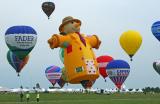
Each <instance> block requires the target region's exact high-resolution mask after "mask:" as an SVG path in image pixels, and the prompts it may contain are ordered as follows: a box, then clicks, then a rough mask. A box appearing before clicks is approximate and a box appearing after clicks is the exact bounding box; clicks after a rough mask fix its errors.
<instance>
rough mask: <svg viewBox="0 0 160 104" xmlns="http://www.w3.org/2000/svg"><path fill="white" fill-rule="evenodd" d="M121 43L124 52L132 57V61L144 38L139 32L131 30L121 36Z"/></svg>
mask: <svg viewBox="0 0 160 104" xmlns="http://www.w3.org/2000/svg"><path fill="white" fill-rule="evenodd" d="M119 42H120V45H121V47H122V48H123V49H124V51H125V52H126V53H127V54H128V55H129V56H130V58H131V61H132V57H133V56H134V54H135V53H136V52H137V50H138V49H139V48H140V46H141V43H142V37H141V35H140V33H139V32H137V31H133V30H129V31H126V32H124V33H123V34H122V35H121V36H120V39H119Z"/></svg>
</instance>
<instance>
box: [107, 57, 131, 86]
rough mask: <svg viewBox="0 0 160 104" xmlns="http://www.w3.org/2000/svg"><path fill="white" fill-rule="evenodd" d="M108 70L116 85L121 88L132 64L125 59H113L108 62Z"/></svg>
mask: <svg viewBox="0 0 160 104" xmlns="http://www.w3.org/2000/svg"><path fill="white" fill-rule="evenodd" d="M107 72H108V75H109V78H110V79H111V80H112V82H113V83H114V84H115V85H116V87H117V88H118V89H121V86H122V84H123V83H124V81H125V80H126V78H127V77H128V75H129V73H130V66H129V64H128V63H127V62H126V61H124V60H113V61H111V62H109V63H108V65H107Z"/></svg>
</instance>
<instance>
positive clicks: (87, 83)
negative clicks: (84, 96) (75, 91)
mask: <svg viewBox="0 0 160 104" xmlns="http://www.w3.org/2000/svg"><path fill="white" fill-rule="evenodd" d="M94 83H95V80H94V81H89V80H83V81H81V85H82V86H83V88H84V89H91V88H92V86H93V84H94Z"/></svg>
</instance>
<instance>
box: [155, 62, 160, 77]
mask: <svg viewBox="0 0 160 104" xmlns="http://www.w3.org/2000/svg"><path fill="white" fill-rule="evenodd" d="M153 68H154V69H155V71H156V72H157V73H158V74H159V75H160V60H157V61H154V62H153Z"/></svg>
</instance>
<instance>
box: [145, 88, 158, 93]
mask: <svg viewBox="0 0 160 104" xmlns="http://www.w3.org/2000/svg"><path fill="white" fill-rule="evenodd" d="M142 90H143V92H144V93H148V92H150V93H160V88H159V87H155V88H154V87H145V88H143V89H142Z"/></svg>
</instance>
